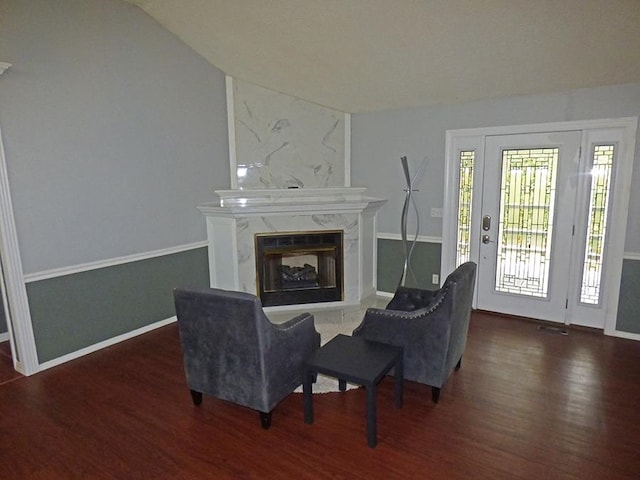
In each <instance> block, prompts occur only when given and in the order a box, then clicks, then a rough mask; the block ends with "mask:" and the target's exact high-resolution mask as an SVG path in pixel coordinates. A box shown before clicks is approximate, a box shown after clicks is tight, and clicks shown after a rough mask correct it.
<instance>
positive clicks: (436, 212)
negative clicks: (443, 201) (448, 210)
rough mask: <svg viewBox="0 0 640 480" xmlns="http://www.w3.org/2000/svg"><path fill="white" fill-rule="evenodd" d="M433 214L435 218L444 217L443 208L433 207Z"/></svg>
mask: <svg viewBox="0 0 640 480" xmlns="http://www.w3.org/2000/svg"><path fill="white" fill-rule="evenodd" d="M431 216H432V217H434V218H442V209H441V208H432V209H431Z"/></svg>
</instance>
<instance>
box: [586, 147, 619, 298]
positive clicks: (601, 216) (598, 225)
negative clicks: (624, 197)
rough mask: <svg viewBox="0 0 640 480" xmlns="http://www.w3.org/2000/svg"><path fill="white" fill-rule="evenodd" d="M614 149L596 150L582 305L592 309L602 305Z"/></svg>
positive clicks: (600, 148) (592, 175)
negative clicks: (603, 263) (602, 281)
mask: <svg viewBox="0 0 640 480" xmlns="http://www.w3.org/2000/svg"><path fill="white" fill-rule="evenodd" d="M613 158H614V146H613V145H596V146H595V147H594V149H593V167H592V169H591V193H590V198H589V223H588V226H587V241H586V248H585V254H584V267H583V271H582V289H581V291H580V301H581V302H582V303H587V304H591V305H598V304H599V303H600V281H601V279H602V259H603V254H604V242H605V234H606V231H607V211H608V208H607V207H608V205H609V196H610V195H609V193H610V188H611V171H612V170H613Z"/></svg>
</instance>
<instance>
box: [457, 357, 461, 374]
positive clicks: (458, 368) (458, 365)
mask: <svg viewBox="0 0 640 480" xmlns="http://www.w3.org/2000/svg"><path fill="white" fill-rule="evenodd" d="M461 366H462V357H460V360H458V363H457V364H456V372H457V371H458V370H460V367H461Z"/></svg>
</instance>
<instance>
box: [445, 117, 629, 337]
mask: <svg viewBox="0 0 640 480" xmlns="http://www.w3.org/2000/svg"><path fill="white" fill-rule="evenodd" d="M636 129H637V118H625V119H613V120H589V121H574V122H557V123H550V124H536V125H523V126H512V127H489V128H477V129H464V130H450V131H447V141H446V142H447V145H446V148H447V152H446V157H447V158H446V164H445V192H444V204H443V214H444V216H443V236H442V262H441V273H442V277H443V278H444V277H446V275H447V274H448V273H450V272H452V271H453V270H454V269H455V268H456V267H457V266H458V265H460V264H461V263H462V262H465V261H469V260H470V261H474V262H476V263H477V264H478V273H477V281H476V291H475V297H474V308H477V309H481V310H489V311H494V312H500V313H507V314H512V315H519V316H525V317H530V318H535V319H541V320H549V321H554V322H564V323H567V324H569V323H572V324H578V325H584V326H589V327H595V328H604V329H605V332H606V333H608V334H614V332H615V330H616V316H617V308H618V296H619V289H620V276H621V273H622V257H623V253H624V241H625V228H626V223H627V215H628V208H629V189H630V185H631V174H632V170H633V158H634V151H635V134H636Z"/></svg>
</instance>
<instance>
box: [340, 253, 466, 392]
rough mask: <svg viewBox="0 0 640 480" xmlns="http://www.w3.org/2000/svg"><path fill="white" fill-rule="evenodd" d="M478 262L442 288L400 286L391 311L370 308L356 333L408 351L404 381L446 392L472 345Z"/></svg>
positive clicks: (455, 274) (463, 268)
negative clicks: (469, 337)
mask: <svg viewBox="0 0 640 480" xmlns="http://www.w3.org/2000/svg"><path fill="white" fill-rule="evenodd" d="M475 274H476V264H475V263H473V262H467V263H464V264H462V265H460V266H459V267H458V268H457V269H456V270H454V271H453V272H452V273H451V274H450V275H449V276H448V277H447V279H446V281H445V282H444V284H443V285H442V288H440V289H439V290H433V291H432V290H422V289H418V288H406V287H399V288H398V290H397V291H396V293H395V295H394V297H393V299H392V300H391V302H389V304H388V305H387V307H386V309H378V308H369V309H368V310H367V312H366V313H365V316H364V319H363V320H362V323H361V324H360V325H359V326H358V327H357V328H356V329H355V330H354V332H353V335H356V336H362V337H364V338H366V339H368V340H374V341H378V342H382V343H388V344H391V345H397V346H402V347H404V378H405V379H407V380H412V381H414V382H419V383H424V384H427V385H430V386H431V391H432V399H433V401H434V402H438V399H439V397H440V390H441V388H442V386H443V385H444V384H445V382H446V381H447V379H448V378H449V376H450V375H451V373H452V372H453V370H454V369H456V370H457V369H458V368H460V365H461V362H462V355H463V353H464V350H465V347H466V343H467V332H468V329H469V319H470V317H471V302H472V299H473V289H474V286H475Z"/></svg>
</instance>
